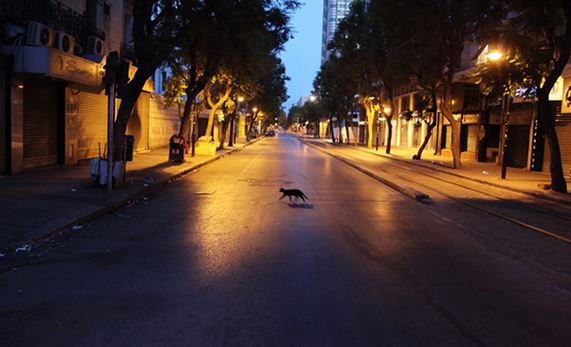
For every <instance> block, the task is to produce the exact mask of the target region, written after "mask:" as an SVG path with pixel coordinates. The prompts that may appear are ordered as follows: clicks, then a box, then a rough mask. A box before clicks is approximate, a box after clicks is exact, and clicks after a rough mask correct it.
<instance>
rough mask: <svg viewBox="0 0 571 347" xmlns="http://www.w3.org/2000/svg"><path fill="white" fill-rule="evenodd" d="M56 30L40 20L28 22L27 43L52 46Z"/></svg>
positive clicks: (29, 44)
mask: <svg viewBox="0 0 571 347" xmlns="http://www.w3.org/2000/svg"><path fill="white" fill-rule="evenodd" d="M54 34H55V32H54V30H53V29H52V28H50V27H48V26H47V25H45V24H42V23H39V22H28V29H27V35H26V45H28V46H46V47H51V46H52V45H53V43H54V36H55V35H54Z"/></svg>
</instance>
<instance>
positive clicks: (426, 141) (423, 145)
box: [412, 89, 437, 160]
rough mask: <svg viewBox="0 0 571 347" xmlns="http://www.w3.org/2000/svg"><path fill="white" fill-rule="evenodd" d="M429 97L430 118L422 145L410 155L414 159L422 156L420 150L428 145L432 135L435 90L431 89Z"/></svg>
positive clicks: (434, 116) (434, 125)
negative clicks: (430, 100)
mask: <svg viewBox="0 0 571 347" xmlns="http://www.w3.org/2000/svg"><path fill="white" fill-rule="evenodd" d="M431 98H432V105H431V108H432V110H433V112H432V119H431V120H430V123H429V124H428V129H427V130H426V136H425V137H424V141H423V142H422V145H421V146H420V148H419V149H418V152H417V153H416V154H415V155H414V156H413V157H412V159H414V160H420V159H421V158H422V152H423V151H424V149H425V148H426V146H427V145H428V141H430V138H431V137H432V131H433V130H434V128H435V127H436V117H437V114H436V107H437V104H436V92H435V91H434V89H431Z"/></svg>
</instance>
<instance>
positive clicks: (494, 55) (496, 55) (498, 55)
mask: <svg viewBox="0 0 571 347" xmlns="http://www.w3.org/2000/svg"><path fill="white" fill-rule="evenodd" d="M486 56H487V57H488V59H490V60H491V61H499V60H500V59H502V58H503V57H504V54H503V53H502V52H500V51H491V52H489V53H488V54H487V55H486Z"/></svg>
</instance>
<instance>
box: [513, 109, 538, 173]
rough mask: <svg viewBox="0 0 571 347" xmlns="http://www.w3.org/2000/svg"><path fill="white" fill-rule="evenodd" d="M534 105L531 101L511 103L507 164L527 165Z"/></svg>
mask: <svg viewBox="0 0 571 347" xmlns="http://www.w3.org/2000/svg"><path fill="white" fill-rule="evenodd" d="M534 110H535V107H534V105H533V104H531V103H518V104H513V105H512V110H511V111H510V118H509V127H508V139H507V140H508V143H507V146H508V148H507V157H506V162H507V165H508V166H511V167H517V168H527V167H528V157H529V154H530V146H529V142H530V136H531V133H530V129H531V124H532V122H533V115H534V112H535V111H534Z"/></svg>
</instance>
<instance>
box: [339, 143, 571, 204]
mask: <svg viewBox="0 0 571 347" xmlns="http://www.w3.org/2000/svg"><path fill="white" fill-rule="evenodd" d="M348 147H349V148H351V149H353V150H357V151H361V152H365V153H369V154H371V155H376V156H379V157H383V158H387V159H392V160H396V161H399V162H401V163H407V164H410V165H414V166H418V167H422V168H425V169H428V170H433V171H437V172H440V173H443V174H446V175H450V176H454V177H458V178H462V179H466V180H469V181H472V182H477V183H480V184H486V185H489V186H491V187H495V188H499V189H504V190H509V191H515V192H518V193H521V194H526V195H529V196H531V197H534V198H538V199H544V200H550V201H552V202H556V203H560V204H565V205H571V201H567V200H565V199H560V198H558V197H556V196H550V195H546V194H542V193H537V192H530V191H526V190H522V189H518V188H512V187H508V186H504V185H502V184H498V183H493V182H488V181H484V180H480V179H478V178H474V177H469V176H464V175H462V174H458V173H455V172H449V171H445V170H441V169H439V168H437V167H431V166H428V165H424V164H420V163H416V162H414V161H412V160H408V159H401V158H395V157H393V156H390V155H387V154H383V153H372V152H370V151H368V150H366V149H363V148H359V147H356V148H355V147H353V146H348ZM421 161H422V160H421ZM424 163H426V161H424Z"/></svg>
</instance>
